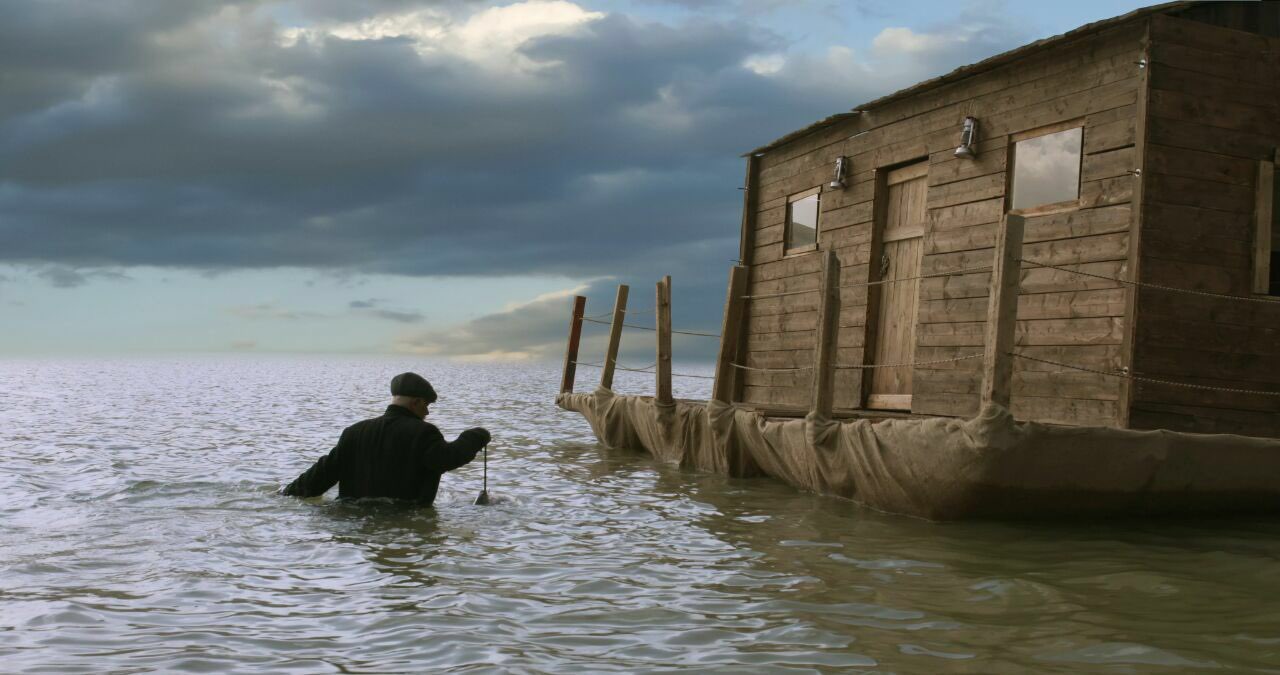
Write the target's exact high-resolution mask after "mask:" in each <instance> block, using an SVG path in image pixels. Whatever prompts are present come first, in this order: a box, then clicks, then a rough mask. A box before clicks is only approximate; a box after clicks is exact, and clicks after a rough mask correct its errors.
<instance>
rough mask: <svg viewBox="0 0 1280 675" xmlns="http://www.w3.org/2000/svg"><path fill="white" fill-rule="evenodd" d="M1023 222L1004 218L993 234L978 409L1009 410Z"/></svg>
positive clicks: (1017, 218)
mask: <svg viewBox="0 0 1280 675" xmlns="http://www.w3.org/2000/svg"><path fill="white" fill-rule="evenodd" d="M1022 229H1023V218H1022V216H1017V215H1005V217H1004V226H1003V227H1001V228H1000V231H999V232H998V233H997V234H996V249H995V256H994V257H995V260H994V262H993V264H992V269H991V297H990V299H989V301H988V303H987V335H986V342H985V343H984V344H985V345H986V353H985V355H984V357H985V358H984V359H983V364H982V405H983V406H985V405H987V404H988V403H996V404H999V405H1001V406H1004V407H1005V408H1008V407H1009V397H1010V391H1011V390H1012V388H1013V357H1012V356H1010V355H1009V354H1010V352H1012V351H1013V346H1014V339H1015V337H1016V328H1017V325H1018V287H1019V286H1020V281H1021V278H1022V262H1021V259H1022Z"/></svg>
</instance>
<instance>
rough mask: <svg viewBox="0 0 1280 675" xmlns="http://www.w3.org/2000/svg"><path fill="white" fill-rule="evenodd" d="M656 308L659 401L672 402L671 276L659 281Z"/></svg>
mask: <svg viewBox="0 0 1280 675" xmlns="http://www.w3.org/2000/svg"><path fill="white" fill-rule="evenodd" d="M655 300H656V302H655V303H654V307H655V308H656V310H655V311H656V313H657V315H658V318H657V326H656V328H657V329H658V368H657V376H658V386H657V393H656V396H655V399H656V400H657V402H658V403H671V402H672V398H671V276H670V275H667V276H665V277H663V278H662V281H659V282H658V288H657V296H656V298H655Z"/></svg>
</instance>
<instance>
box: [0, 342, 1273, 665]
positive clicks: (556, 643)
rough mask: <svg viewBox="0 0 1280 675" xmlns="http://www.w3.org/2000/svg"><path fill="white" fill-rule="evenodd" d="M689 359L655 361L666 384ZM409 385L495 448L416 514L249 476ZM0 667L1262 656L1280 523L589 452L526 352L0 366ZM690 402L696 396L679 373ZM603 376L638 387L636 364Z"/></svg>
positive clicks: (446, 424) (273, 474)
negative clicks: (857, 495)
mask: <svg viewBox="0 0 1280 675" xmlns="http://www.w3.org/2000/svg"><path fill="white" fill-rule="evenodd" d="M699 368H701V371H702V372H707V370H708V369H707V368H706V367H705V366H696V365H682V366H681V367H680V370H681V371H688V370H691V369H693V370H697V369H699ZM410 369H412V370H418V371H420V372H424V373H426V374H427V375H428V376H429V377H430V378H431V380H432V381H433V383H434V384H435V385H436V388H437V389H438V390H439V391H440V393H441V399H440V401H439V403H438V404H437V406H436V407H435V408H434V409H433V415H432V418H433V421H434V422H436V423H437V424H438V425H440V426H441V427H442V429H444V430H445V431H446V433H449V434H454V433H457V432H458V431H460V430H461V429H463V428H465V427H469V426H473V425H477V424H479V425H484V426H487V427H489V428H490V429H491V430H492V431H493V432H494V437H495V442H494V444H493V446H492V448H491V466H490V490H491V493H492V494H493V496H494V497H495V504H494V505H492V506H489V507H477V506H474V505H472V503H471V501H472V499H473V498H474V496H475V494H476V492H477V490H478V487H479V470H478V469H479V467H478V466H473V467H468V468H466V469H463V470H462V471H459V472H457V473H456V474H452V475H450V476H448V477H446V479H445V481H444V485H443V487H442V491H441V494H440V497H439V500H438V502H437V507H436V508H435V509H412V508H406V507H404V506H401V505H397V504H391V503H380V502H371V503H362V504H349V503H339V502H335V501H333V500H332V498H331V497H327V498H324V499H313V500H296V499H290V498H285V497H280V496H277V495H276V494H275V491H276V489H277V488H278V487H279V486H280V485H281V484H282V483H284V482H286V481H288V480H290V479H292V478H293V477H294V476H295V475H297V473H299V472H300V471H301V470H303V469H304V468H306V466H307V465H308V464H309V463H310V462H311V461H313V460H314V459H315V458H316V457H318V456H319V455H321V454H323V453H324V452H327V451H328V449H329V448H330V447H331V444H332V443H333V442H334V439H335V438H336V436H337V433H338V431H340V430H341V428H342V427H343V426H345V425H347V424H350V423H351V422H353V421H355V420H358V419H361V418H363V417H367V416H370V415H374V414H378V413H379V412H380V411H381V409H382V407H383V405H384V399H385V388H386V382H387V381H388V380H389V378H390V376H391V375H393V374H395V373H397V372H400V371H402V370H410ZM0 370H2V371H3V373H4V375H5V379H4V381H5V382H7V383H8V384H7V385H5V386H4V387H2V388H0V444H2V445H0V447H3V449H4V456H5V458H6V461H5V462H4V464H3V466H0V609H2V610H3V611H0V659H3V663H4V667H3V668H4V669H5V670H14V671H24V672H28V671H29V672H40V671H48V672H65V671H86V670H94V671H98V670H109V671H121V672H131V671H146V670H159V671H165V672H182V671H237V672H272V673H279V672H306V673H312V672H329V671H338V670H342V671H356V672H366V671H377V672H388V671H391V672H425V671H432V670H440V669H445V668H449V669H453V670H456V671H458V672H471V671H474V672H492V671H503V672H517V673H542V672H566V671H573V670H583V671H587V672H623V673H632V672H707V671H710V670H726V671H732V672H836V671H839V672H861V671H876V672H888V671H896V672H1004V671H1035V672H1082V671H1088V672H1178V671H1182V672H1203V671H1205V670H1211V669H1219V670H1223V671H1224V672H1225V671H1242V670H1251V669H1252V670H1264V669H1278V668H1280V639H1277V637H1276V635H1277V632H1278V630H1280V610H1278V609H1276V608H1275V603H1273V602H1271V599H1272V598H1275V597H1280V565H1277V564H1276V563H1277V561H1278V560H1280V525H1277V524H1275V523H1273V522H1269V521H1265V520H1252V521H1242V520H1231V521H1213V522H1140V521H1139V522H1128V523H1108V524H1103V525H1081V526H1070V525H1054V526H1043V525H1042V526H1035V525H1001V524H982V523H978V524H952V525H938V524H931V523H925V522H920V521H915V520H910V519H905V518H897V517H891V516H885V515H881V514H876V513H873V512H868V511H866V510H864V509H860V508H857V507H856V506H854V505H852V504H850V503H848V502H843V501H839V500H834V499H827V498H821V497H816V496H813V495H807V494H802V493H798V492H796V491H794V490H792V489H790V488H787V487H785V486H783V485H780V484H777V483H774V482H771V481H768V480H750V481H747V480H734V479H728V478H725V477H722V476H714V475H707V474H699V473H692V472H688V471H681V470H679V469H677V468H674V467H670V466H664V465H659V464H656V463H654V462H652V461H651V460H650V459H649V458H647V457H645V456H641V455H638V454H633V453H629V452H614V451H606V450H604V449H602V448H600V447H599V446H598V445H597V444H596V443H595V442H594V439H593V437H592V436H591V434H590V431H589V429H588V427H587V425H586V424H585V422H584V421H583V420H582V419H581V418H580V417H578V416H576V415H573V414H570V413H566V412H563V411H560V410H558V409H556V408H555V407H554V405H553V404H552V401H553V399H554V393H555V390H554V387H555V386H556V384H557V383H558V381H559V377H558V373H557V372H556V368H555V367H554V366H552V365H467V366H460V365H456V364H448V363H443V362H431V361H423V360H416V359H404V358H391V357H388V358H352V357H343V358H334V357H283V356H281V357H250V356H237V357H223V356H209V357H165V358H152V359H145V358H133V359H116V360H101V359H99V360H80V361H77V360H39V359H31V360H13V361H5V362H0ZM676 385H677V391H676V395H677V396H687V397H705V396H706V388H707V387H708V385H707V384H706V382H705V381H700V380H699V381H686V382H679V381H678V382H677V383H676ZM617 388H618V389H619V390H620V391H624V392H633V393H647V392H648V391H651V389H652V382H651V380H650V378H649V377H647V376H643V375H636V374H630V373H620V374H619V376H618V380H617Z"/></svg>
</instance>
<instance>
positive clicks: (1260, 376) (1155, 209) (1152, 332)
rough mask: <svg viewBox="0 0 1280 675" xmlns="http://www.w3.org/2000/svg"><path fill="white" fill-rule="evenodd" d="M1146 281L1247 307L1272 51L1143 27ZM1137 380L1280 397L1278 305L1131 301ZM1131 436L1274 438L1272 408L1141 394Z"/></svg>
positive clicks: (1223, 33) (1269, 400)
mask: <svg viewBox="0 0 1280 675" xmlns="http://www.w3.org/2000/svg"><path fill="white" fill-rule="evenodd" d="M1150 59H1151V72H1150V78H1151V94H1150V100H1149V103H1148V109H1149V113H1150V114H1149V117H1148V134H1147V139H1146V148H1147V149H1146V158H1145V163H1146V174H1147V176H1146V179H1147V181H1146V184H1145V186H1144V190H1145V198H1144V200H1143V201H1144V206H1143V209H1144V212H1143V218H1142V232H1141V235H1140V239H1141V241H1142V247H1141V260H1140V261H1139V265H1138V268H1139V275H1140V276H1139V278H1140V279H1141V280H1142V281H1145V282H1149V283H1155V284H1163V285H1168V286H1174V287H1178V288H1191V289H1196V290H1204V291H1211V292H1214V293H1229V294H1234V295H1244V296H1247V295H1249V294H1250V290H1251V289H1250V280H1251V278H1252V276H1251V275H1252V262H1251V250H1252V249H1251V246H1252V244H1251V240H1252V233H1253V231H1252V227H1253V211H1254V208H1255V205H1254V182H1255V181H1256V176H1257V173H1258V172H1257V164H1258V161H1259V160H1262V159H1266V158H1273V157H1274V155H1273V153H1274V151H1275V147H1276V144H1277V142H1278V141H1280V98H1278V97H1280V84H1278V83H1280V38H1266V37H1263V36H1261V35H1255V34H1251V33H1246V32H1243V31H1236V30H1229V29H1226V28H1221V27H1217V26H1212V25H1209V24H1206V23H1201V22H1196V21H1190V20H1186V19H1178V18H1173V17H1168V16H1157V17H1154V18H1153V20H1152V23H1151V55H1150ZM1137 308H1138V320H1137V323H1136V327H1135V328H1136V333H1135V339H1134V346H1135V351H1134V358H1133V369H1134V371H1135V372H1136V373H1138V374H1141V375H1146V376H1149V377H1153V378H1157V379H1164V380H1173V381H1178V382H1188V383H1193V384H1202V385H1210V386H1220V387H1229V388H1238V389H1251V390H1264V391H1265V390H1270V391H1280V304H1271V305H1268V304H1262V303H1256V302H1238V301H1229V300H1219V299H1215V298H1208V297H1199V296H1194V295H1187V294H1181V293H1170V292H1167V291H1160V290H1154V289H1142V290H1140V291H1139V292H1138V300H1137ZM1132 396H1133V399H1132V403H1131V412H1130V425H1131V426H1132V427H1134V428H1140V429H1141V428H1167V429H1177V430H1184V431H1198V432H1225V433H1242V434H1250V435H1260V436H1273V437H1280V397H1276V396H1257V395H1248V394H1233V393H1228V392H1215V391H1204V390H1196V389H1188V388H1183V387H1172V386H1167V385H1159V384H1147V383H1136V384H1135V385H1134V388H1133V393H1132Z"/></svg>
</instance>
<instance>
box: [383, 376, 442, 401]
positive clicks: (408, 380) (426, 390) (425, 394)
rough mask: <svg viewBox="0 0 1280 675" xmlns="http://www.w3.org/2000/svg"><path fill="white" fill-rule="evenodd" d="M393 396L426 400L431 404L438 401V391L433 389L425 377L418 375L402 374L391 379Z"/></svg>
mask: <svg viewBox="0 0 1280 675" xmlns="http://www.w3.org/2000/svg"><path fill="white" fill-rule="evenodd" d="M391 395H392V396H412V397H414V398H425V399H427V401H428V402H429V403H435V401H436V390H435V389H432V388H431V383H430V382H428V381H427V379H426V378H425V377H423V376H421V375H419V374H417V373H400V374H399V375H396V376H395V377H393V378H391Z"/></svg>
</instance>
